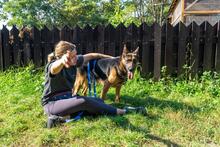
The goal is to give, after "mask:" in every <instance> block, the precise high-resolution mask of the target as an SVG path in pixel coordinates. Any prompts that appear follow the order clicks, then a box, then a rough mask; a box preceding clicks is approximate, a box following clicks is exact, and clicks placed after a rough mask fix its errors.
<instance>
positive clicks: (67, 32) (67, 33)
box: [60, 25, 73, 42]
mask: <svg viewBox="0 0 220 147" xmlns="http://www.w3.org/2000/svg"><path fill="white" fill-rule="evenodd" d="M60 39H61V40H64V41H69V42H72V41H73V34H72V30H71V29H70V28H69V27H68V26H67V25H65V26H64V27H63V28H62V29H61V31H60Z"/></svg>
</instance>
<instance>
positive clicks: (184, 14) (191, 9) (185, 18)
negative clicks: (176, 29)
mask: <svg viewBox="0 0 220 147" xmlns="http://www.w3.org/2000/svg"><path fill="white" fill-rule="evenodd" d="M168 20H169V22H170V23H171V24H172V25H176V24H177V23H178V22H180V21H182V22H183V23H185V24H186V25H188V24H190V23H191V22H193V21H195V22H196V23H197V24H201V23H202V22H204V21H208V22H209V23H210V24H212V25H214V24H215V23H216V22H218V21H219V20H220V0H173V1H172V4H171V6H170V9H169V15H168Z"/></svg>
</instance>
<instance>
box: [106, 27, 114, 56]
mask: <svg viewBox="0 0 220 147" xmlns="http://www.w3.org/2000/svg"><path fill="white" fill-rule="evenodd" d="M104 36H105V37H104V38H105V39H104V48H105V51H104V53H105V54H108V55H112V56H115V28H114V27H113V26H112V25H111V24H109V25H108V26H107V27H106V28H105V33H104Z"/></svg>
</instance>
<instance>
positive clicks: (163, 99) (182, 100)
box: [0, 66, 220, 146]
mask: <svg viewBox="0 0 220 147" xmlns="http://www.w3.org/2000/svg"><path fill="white" fill-rule="evenodd" d="M43 80H44V75H43V69H38V70H33V67H32V66H29V67H26V68H14V69H10V70H7V71H5V72H0V81H1V83H0V91H1V92H0V146H65V145H70V146H178V145H179V146H212V145H213V146H219V145H220V117H219V116H220V98H219V97H220V77H219V75H217V74H216V75H215V76H212V75H211V74H210V73H204V74H203V76H202V77H201V78H200V79H199V80H191V81H186V80H181V79H173V78H167V77H162V78H161V80H160V81H158V82H154V81H153V80H152V79H148V80H146V79H144V78H141V77H140V76H139V74H138V73H136V76H135V79H134V80H132V81H128V82H127V83H126V84H125V85H124V86H123V87H122V90H121V96H122V97H121V101H120V104H115V103H114V96H115V90H114V89H110V91H109V93H108V99H107V101H106V102H107V103H109V104H112V105H114V106H118V107H123V106H125V105H132V106H140V105H141V106H145V107H146V108H147V110H148V115H147V116H142V115H140V114H129V115H124V116H100V117H96V118H92V117H85V118H82V119H81V120H79V121H77V122H71V123H68V124H63V125H61V126H58V127H56V128H53V129H47V128H45V122H46V116H45V115H44V113H43V109H42V106H41V103H40V99H41V94H42V83H43ZM100 90H101V86H100V85H99V86H98V90H97V91H98V93H99V92H100Z"/></svg>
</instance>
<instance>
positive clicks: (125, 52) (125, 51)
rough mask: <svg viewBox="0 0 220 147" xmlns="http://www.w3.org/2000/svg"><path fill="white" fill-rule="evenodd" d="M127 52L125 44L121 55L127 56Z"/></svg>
mask: <svg viewBox="0 0 220 147" xmlns="http://www.w3.org/2000/svg"><path fill="white" fill-rule="evenodd" d="M128 52H129V51H128V49H127V46H126V44H124V48H123V54H127V53H128Z"/></svg>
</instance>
